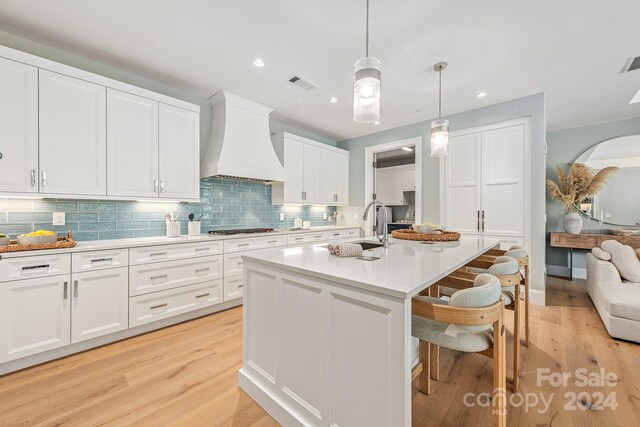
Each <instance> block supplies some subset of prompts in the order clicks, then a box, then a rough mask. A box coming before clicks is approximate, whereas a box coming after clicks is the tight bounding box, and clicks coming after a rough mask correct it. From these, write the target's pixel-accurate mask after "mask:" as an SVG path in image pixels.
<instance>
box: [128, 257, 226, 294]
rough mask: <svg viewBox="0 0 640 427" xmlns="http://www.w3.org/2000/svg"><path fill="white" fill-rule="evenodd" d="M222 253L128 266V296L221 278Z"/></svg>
mask: <svg viewBox="0 0 640 427" xmlns="http://www.w3.org/2000/svg"><path fill="white" fill-rule="evenodd" d="M222 271H223V269H222V255H214V256H208V257H199V258H194V259H190V260H177V261H165V262H159V263H155V264H149V265H140V266H131V267H129V296H134V295H142V294H147V293H149V292H156V291H162V290H165V289H171V288H177V287H180V286H186V285H191V284H194V283H199V282H204V281H210V280H214V279H220V278H222Z"/></svg>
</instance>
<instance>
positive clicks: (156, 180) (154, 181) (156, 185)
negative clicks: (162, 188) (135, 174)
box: [153, 179, 158, 194]
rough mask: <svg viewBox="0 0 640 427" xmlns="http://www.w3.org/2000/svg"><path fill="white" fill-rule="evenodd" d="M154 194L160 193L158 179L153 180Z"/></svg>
mask: <svg viewBox="0 0 640 427" xmlns="http://www.w3.org/2000/svg"><path fill="white" fill-rule="evenodd" d="M153 192H154V193H156V194H157V193H158V179H154V180H153Z"/></svg>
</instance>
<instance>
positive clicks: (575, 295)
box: [0, 278, 640, 427]
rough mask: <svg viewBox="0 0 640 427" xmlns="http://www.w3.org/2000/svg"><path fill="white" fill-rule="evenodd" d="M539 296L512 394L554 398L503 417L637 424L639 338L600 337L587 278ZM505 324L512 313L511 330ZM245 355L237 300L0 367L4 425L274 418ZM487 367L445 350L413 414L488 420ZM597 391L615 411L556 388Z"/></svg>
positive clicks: (242, 423)
mask: <svg viewBox="0 0 640 427" xmlns="http://www.w3.org/2000/svg"><path fill="white" fill-rule="evenodd" d="M546 295H547V302H548V304H549V305H548V306H547V307H538V306H532V308H531V345H530V347H528V348H527V347H524V346H522V347H521V355H522V359H521V366H522V368H521V369H522V378H521V390H520V395H522V396H526V395H527V394H532V393H535V394H542V395H544V396H546V397H549V396H551V395H552V394H553V395H554V398H553V400H552V401H551V404H550V407H549V409H548V411H546V412H543V413H540V412H539V411H538V409H540V407H535V408H529V409H526V408H524V407H518V406H510V407H509V415H508V422H509V425H523V426H528V425H531V426H562V427H564V426H596V425H597V426H600V425H618V426H635V425H640V370H639V369H638V366H639V361H640V345H638V344H634V343H629V342H625V341H619V340H614V339H612V338H611V337H609V336H608V334H607V332H606V329H605V328H604V325H603V324H602V321H601V320H600V318H599V317H598V314H597V311H596V310H595V308H594V307H593V304H592V303H591V301H590V299H589V296H588V295H587V294H586V292H585V290H584V281H580V280H576V281H573V282H569V281H567V280H562V279H558V278H550V279H549V283H548V286H547V293H546ZM512 324H513V320H512V316H510V315H508V316H507V327H508V329H509V330H511V331H512V330H513V328H512ZM511 337H512V335H511V334H509V335H508V337H507V338H508V353H507V354H511V349H512V347H511V346H512V345H513V340H512V339H511ZM510 359H511V358H510V357H508V358H507V360H508V363H509V364H510V363H511V362H510ZM241 363H242V309H241V308H234V309H230V310H227V311H224V312H221V313H216V314H213V315H210V316H205V317H202V318H199V319H195V320H192V321H189V322H185V323H182V324H179V325H174V326H171V327H168V328H164V329H161V330H158V331H154V332H151V333H147V334H144V335H141V336H137V337H133V338H130V339H127V340H123V341H120V342H117V343H113V344H110V345H106V346H103V347H100V348H96V349H93V350H89V351H86V352H83V353H80V354H76V355H73V356H69V357H66V358H63V359H60V360H56V361H53V362H49V363H46V364H43V365H40V366H36V367H33V368H30V369H26V370H23V371H20V372H16V373H14V374H9V375H6V376H4V377H0V426H5V425H6V426H15V425H20V426H36V425H38V426H47V427H49V426H58V425H60V426H88V425H92V426H93V425H105V426H118V427H120V426H154V427H155V426H158V425H172V426H189V427H192V426H203V427H204V426H206V427H210V426H221V427H227V426H233V427H272V426H276V425H278V424H277V423H276V422H275V421H274V420H273V419H272V418H271V417H270V416H269V415H268V414H267V413H266V412H265V411H264V410H263V409H262V408H261V407H260V406H258V405H257V404H256V403H255V402H254V401H253V400H251V398H249V396H247V395H246V394H245V393H244V392H243V391H242V390H240V389H239V388H238V374H237V371H238V369H239V368H240V366H241ZM543 368H546V369H548V370H549V372H553V373H558V374H561V373H563V372H573V371H575V369H577V368H587V369H588V371H589V372H598V370H599V369H600V368H604V369H605V370H606V371H607V372H614V373H615V374H616V375H617V376H618V382H617V383H616V384H615V386H613V387H609V388H606V387H576V386H575V385H573V384H572V381H570V382H569V385H568V386H567V387H553V386H551V385H550V384H548V383H542V384H540V385H539V384H537V382H538V381H537V380H538V372H539V371H538V370H539V369H543ZM508 369H509V370H510V369H511V365H508ZM492 373H493V366H492V360H491V359H489V358H486V357H483V356H480V355H477V354H466V353H459V352H455V351H451V350H446V349H441V356H440V380H439V381H433V380H432V389H433V393H432V394H431V395H429V396H427V395H424V394H422V393H420V392H419V391H417V390H415V389H414V390H413V423H412V424H413V425H414V426H420V427H424V426H428V427H431V426H434V427H435V426H452V425H455V426H474V427H475V426H479V425H491V420H492V417H491V408H490V407H481V406H478V405H476V406H474V407H469V406H468V405H466V404H465V401H464V398H465V395H468V394H469V393H471V395H472V396H477V395H478V394H480V393H483V392H490V391H491V387H492V380H493V375H492ZM509 380H510V376H509ZM509 387H510V385H508V388H509ZM605 390H606V391H610V392H614V393H615V394H616V397H617V402H618V408H617V409H616V410H611V409H608V408H604V409H603V410H596V409H594V408H586V407H585V408H584V409H579V410H576V411H566V410H565V409H564V405H565V403H566V398H565V397H564V393H567V392H569V393H571V392H576V393H577V392H585V391H586V392H589V393H593V392H597V391H605ZM508 395H509V397H513V395H512V394H511V392H510V389H509V393H508ZM467 401H470V400H469V399H467ZM586 406H588V405H586Z"/></svg>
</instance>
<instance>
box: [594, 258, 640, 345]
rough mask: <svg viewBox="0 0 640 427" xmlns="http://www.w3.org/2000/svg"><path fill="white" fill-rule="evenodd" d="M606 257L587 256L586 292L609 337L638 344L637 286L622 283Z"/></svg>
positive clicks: (639, 296)
mask: <svg viewBox="0 0 640 427" xmlns="http://www.w3.org/2000/svg"><path fill="white" fill-rule="evenodd" d="M601 252H602V251H601ZM607 255H609V254H608V253H607V252H605V253H604V254H601V253H598V256H596V255H594V254H593V253H590V254H587V291H588V292H589V296H590V297H591V300H592V301H593V304H594V305H595V306H596V309H597V310H598V314H600V317H601V318H602V321H603V322H604V325H605V327H606V328H607V331H608V332H609V335H611V336H612V337H613V338H620V339H623V340H628V341H635V342H640V283H635V282H630V281H627V280H623V279H622V278H621V277H620V273H619V272H618V269H617V268H616V266H615V265H614V264H613V263H612V262H611V261H607V260H605V259H606V258H607ZM602 258H604V259H602Z"/></svg>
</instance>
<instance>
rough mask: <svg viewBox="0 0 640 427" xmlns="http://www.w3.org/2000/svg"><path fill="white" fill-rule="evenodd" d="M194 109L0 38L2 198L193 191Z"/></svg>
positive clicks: (186, 195) (196, 159)
mask: <svg viewBox="0 0 640 427" xmlns="http://www.w3.org/2000/svg"><path fill="white" fill-rule="evenodd" d="M199 170H200V107H199V106H197V105H194V104H191V103H188V102H185V101H181V100H179V99H175V98H171V97H168V96H165V95H162V94H159V93H155V92H151V91H149V90H146V89H142V88H139V87H135V86H132V85H129V84H126V83H122V82H119V81H117V80H112V79H109V78H107V77H104V76H99V75H97V74H93V73H89V72H87V71H83V70H79V69H77V68H73V67H69V66H66V65H63V64H58V63H56V62H53V61H50V60H47V59H43V58H39V57H37V56H34V55H29V54H26V53H23V52H19V51H16V50H14V49H10V48H7V47H5V46H0V197H20V196H27V197H28V196H33V195H34V194H40V195H42V196H43V197H50V198H62V199H64V198H78V199H102V200H137V199H153V198H156V199H157V198H166V199H171V200H176V201H196V200H199V198H200V173H199Z"/></svg>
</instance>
